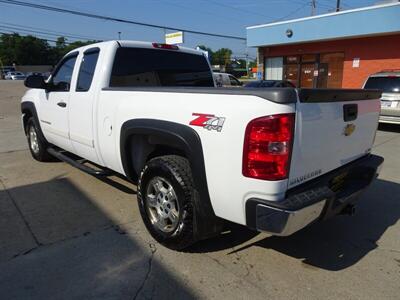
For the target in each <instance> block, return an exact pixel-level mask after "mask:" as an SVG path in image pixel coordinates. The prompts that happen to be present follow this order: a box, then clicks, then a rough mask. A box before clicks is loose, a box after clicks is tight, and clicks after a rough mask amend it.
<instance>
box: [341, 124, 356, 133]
mask: <svg viewBox="0 0 400 300" xmlns="http://www.w3.org/2000/svg"><path fill="white" fill-rule="evenodd" d="M354 130H356V125H354V124H347V125H346V126H345V127H344V130H343V134H344V135H345V136H350V135H352V134H353V132H354Z"/></svg>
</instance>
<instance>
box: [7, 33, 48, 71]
mask: <svg viewBox="0 0 400 300" xmlns="http://www.w3.org/2000/svg"><path fill="white" fill-rule="evenodd" d="M49 49H50V47H49V45H48V43H47V42H46V41H44V40H42V39H39V38H36V37H34V36H31V35H28V36H20V35H19V34H18V33H13V34H3V35H1V37H0V58H1V60H2V61H3V64H4V65H12V64H13V63H16V64H19V65H30V64H36V65H40V64H45V63H46V62H47V55H48V53H49Z"/></svg>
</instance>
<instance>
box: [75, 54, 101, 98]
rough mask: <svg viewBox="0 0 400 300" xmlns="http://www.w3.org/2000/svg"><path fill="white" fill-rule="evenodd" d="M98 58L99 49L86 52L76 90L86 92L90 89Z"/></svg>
mask: <svg viewBox="0 0 400 300" xmlns="http://www.w3.org/2000/svg"><path fill="white" fill-rule="evenodd" d="M98 58H99V49H93V50H89V51H86V52H85V53H84V55H83V59H82V62H81V67H80V69H79V74H78V83H77V84H76V91H79V92H86V91H88V90H89V89H90V85H91V84H92V80H93V75H94V71H95V69H96V64H97V59H98Z"/></svg>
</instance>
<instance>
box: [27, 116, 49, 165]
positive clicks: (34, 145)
mask: <svg viewBox="0 0 400 300" xmlns="http://www.w3.org/2000/svg"><path fill="white" fill-rule="evenodd" d="M38 128H39V127H38V125H37V123H36V120H35V119H34V118H33V117H31V118H29V120H28V122H27V125H26V138H27V139H28V145H29V150H30V151H31V154H32V157H33V158H34V159H36V160H38V161H52V160H54V159H53V157H52V156H51V155H50V154H49V153H48V152H47V147H48V145H47V142H46V141H44V140H43V139H42V138H41V137H40V135H39V129H38Z"/></svg>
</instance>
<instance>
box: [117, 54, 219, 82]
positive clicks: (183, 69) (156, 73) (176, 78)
mask: <svg viewBox="0 0 400 300" xmlns="http://www.w3.org/2000/svg"><path fill="white" fill-rule="evenodd" d="M138 86H142V87H143V86H202V87H214V80H213V77H212V73H211V70H210V67H209V65H208V62H207V59H206V58H205V57H204V56H202V55H197V54H190V53H185V52H180V51H170V50H158V49H148V48H127V47H125V48H124V47H122V48H118V49H117V52H116V54H115V59H114V65H113V68H112V72H111V78H110V87H138Z"/></svg>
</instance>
